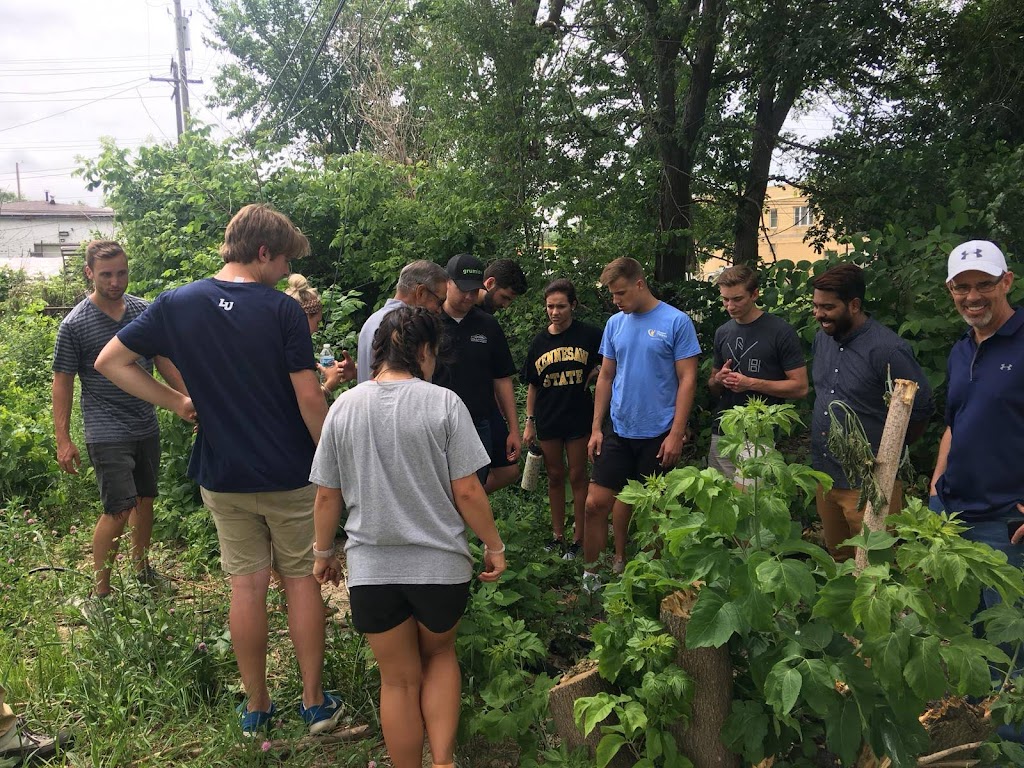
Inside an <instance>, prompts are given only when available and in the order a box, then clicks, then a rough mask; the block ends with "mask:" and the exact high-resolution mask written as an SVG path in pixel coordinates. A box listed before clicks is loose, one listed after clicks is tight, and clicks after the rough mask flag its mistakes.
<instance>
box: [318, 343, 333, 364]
mask: <svg viewBox="0 0 1024 768" xmlns="http://www.w3.org/2000/svg"><path fill="white" fill-rule="evenodd" d="M320 365H322V366H323V367H324V368H330V367H331V366H332V365H334V353H333V352H332V351H331V345H330V344H324V348H323V349H321V350H320Z"/></svg>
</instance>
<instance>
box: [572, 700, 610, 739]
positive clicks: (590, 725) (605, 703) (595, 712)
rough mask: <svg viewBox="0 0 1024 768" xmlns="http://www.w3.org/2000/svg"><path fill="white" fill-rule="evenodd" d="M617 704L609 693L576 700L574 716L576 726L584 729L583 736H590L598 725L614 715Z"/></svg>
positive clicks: (573, 709)
mask: <svg viewBox="0 0 1024 768" xmlns="http://www.w3.org/2000/svg"><path fill="white" fill-rule="evenodd" d="M615 704H616V701H615V699H614V698H612V696H611V695H610V694H607V693H599V694H597V695H595V696H587V697H584V698H581V699H576V701H575V702H574V703H573V705H572V715H573V718H574V719H575V720H576V724H577V725H579V726H581V727H582V728H583V735H584V736H589V735H590V732H591V731H593V730H594V728H596V727H597V725H598V723H600V722H601V721H603V720H604V719H605V718H606V717H608V715H610V714H611V713H612V710H613V709H615Z"/></svg>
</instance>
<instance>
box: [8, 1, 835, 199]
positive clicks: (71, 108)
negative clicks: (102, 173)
mask: <svg viewBox="0 0 1024 768" xmlns="http://www.w3.org/2000/svg"><path fill="white" fill-rule="evenodd" d="M173 7H174V6H173V3H172V2H171V0H168V2H160V0H77V1H76V0H0V189H3V190H7V191H9V192H12V193H15V192H16V191H17V186H16V176H15V167H16V164H19V165H20V168H21V194H22V196H23V198H24V199H26V200H43V199H44V195H45V193H46V192H47V191H49V193H50V195H51V196H53V197H55V198H56V199H57V201H58V202H62V203H73V202H78V201H81V202H84V203H87V204H90V205H102V204H103V199H102V195H101V193H100V192H99V191H95V192H89V191H87V190H86V188H85V185H84V184H83V182H82V180H81V179H79V178H75V177H73V176H72V175H71V174H72V171H73V170H74V169H75V168H77V167H79V166H80V162H79V161H78V160H77V159H76V157H77V156H86V157H95V156H97V155H98V154H99V141H100V138H101V137H104V136H110V137H113V138H114V139H115V140H116V141H117V144H118V145H119V146H121V147H129V148H133V149H134V148H137V147H139V146H141V145H143V144H147V143H155V142H168V141H174V139H175V136H176V129H175V116H174V104H173V102H172V100H171V98H170V96H171V86H170V84H169V83H158V82H151V81H150V80H149V78H150V76H156V77H168V76H169V75H170V63H171V59H172V58H174V56H175V46H176V42H175V34H174V19H173ZM182 7H183V11H184V13H185V15H186V16H189V17H190V27H191V29H190V32H191V34H190V38H191V50H190V51H189V53H188V54H187V60H188V72H189V77H190V79H191V78H195V79H202V80H204V83H203V84H202V85H193V86H191V87H190V93H191V99H190V100H191V106H192V111H193V114H194V115H195V116H196V117H197V118H198V119H199V120H201V121H203V122H204V123H206V124H209V125H212V126H214V130H215V134H220V135H226V133H227V132H228V131H229V130H236V131H237V130H238V127H237V125H233V124H232V123H231V122H230V121H229V120H228V119H227V118H226V116H225V115H224V113H223V110H218V112H217V114H214V113H213V112H212V111H211V110H210V109H209V108H208V107H207V106H206V105H205V98H204V97H205V96H206V95H207V94H209V93H210V91H211V90H212V86H211V79H212V76H213V74H214V73H215V72H216V71H217V68H218V66H219V65H220V64H221V63H222V62H223V59H222V58H221V57H220V55H219V54H215V53H214V52H213V51H212V50H210V49H208V48H207V47H206V46H205V44H204V43H203V36H204V35H203V33H204V31H205V26H206V25H205V18H204V14H205V13H207V11H206V10H205V4H204V3H203V0H182ZM830 122H831V121H830V120H829V119H828V117H827V115H823V114H818V115H810V116H804V117H802V118H800V119H799V120H798V121H794V120H792V119H791V120H790V122H789V124H787V128H788V129H792V130H795V131H796V132H797V133H798V134H799V135H801V136H802V137H803V138H816V137H818V136H820V135H821V134H822V133H825V132H827V130H828V126H829V124H830Z"/></svg>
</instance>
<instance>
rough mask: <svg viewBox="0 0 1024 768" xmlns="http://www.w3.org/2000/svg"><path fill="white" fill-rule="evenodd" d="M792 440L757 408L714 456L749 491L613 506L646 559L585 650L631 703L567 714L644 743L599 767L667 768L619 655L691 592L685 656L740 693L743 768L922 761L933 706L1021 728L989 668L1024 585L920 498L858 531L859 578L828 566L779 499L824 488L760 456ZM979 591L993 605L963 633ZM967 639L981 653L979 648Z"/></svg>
mask: <svg viewBox="0 0 1024 768" xmlns="http://www.w3.org/2000/svg"><path fill="white" fill-rule="evenodd" d="M797 423H798V422H797V420H796V417H795V413H794V410H793V408H792V406H788V405H778V406H766V405H764V404H763V403H757V402H754V403H752V404H751V405H749V406H746V407H745V408H736V409H733V410H732V411H730V412H727V413H726V414H725V415H724V417H723V431H724V432H725V437H723V441H722V444H723V446H724V448H723V449H724V450H725V452H726V453H727V455H731V456H733V458H734V460H735V462H736V464H737V466H738V467H739V468H740V470H741V472H742V473H743V474H744V475H745V476H747V477H751V478H754V484H753V487H752V488H749V489H746V490H740V489H738V488H736V487H735V486H734V485H733V484H732V483H731V482H730V481H728V480H727V479H726V478H724V477H722V476H721V475H720V474H719V473H718V472H716V471H714V470H699V469H696V468H693V467H684V468H680V469H675V470H673V471H671V472H669V473H668V474H666V475H664V476H660V477H654V478H651V479H649V480H648V481H647V482H646V483H645V484H640V483H630V485H629V486H628V487H627V488H626V490H625V491H623V493H622V495H621V497H620V498H622V499H623V500H624V501H627V502H629V503H631V504H633V505H634V521H635V525H636V541H637V543H638V545H639V546H640V547H641V548H642V551H641V552H640V553H639V554H638V555H637V556H636V557H635V558H634V560H633V561H632V562H631V563H630V564H629V566H627V568H626V572H625V574H624V575H623V578H622V581H621V583H620V584H618V585H615V586H614V587H609V588H608V589H607V590H606V594H605V596H604V602H605V607H606V610H607V612H608V627H607V628H605V627H598V628H595V630H594V636H595V639H598V640H599V643H598V646H597V649H596V653H597V655H598V659H599V664H600V670H601V673H602V675H603V676H605V677H607V678H608V679H609V680H612V681H613V682H615V683H616V684H617V685H618V686H619V688H620V689H621V690H622V695H624V696H627V697H628V698H627V699H620V698H616V697H612V698H603V699H601V700H600V701H597V700H582V701H583V703H578V706H579V707H580V713H581V715H582V716H585V717H586V718H589V720H585V721H584V722H590V723H596V722H597V721H599V720H600V718H597V714H601V713H604V714H606V715H607V714H612V715H614V716H615V717H616V718H617V719H618V721H619V723H620V725H621V724H622V723H623V718H625V722H626V723H632V722H636V716H635V714H633V715H627V714H626V710H625V707H626V706H627V705H628V704H630V703H633V702H636V703H639V704H640V705H641V706H643V707H644V711H645V712H646V714H647V717H648V726H647V730H646V733H644V734H642V735H641V736H640V737H639V738H635V739H633V740H632V741H631V740H630V739H629V738H628V737H627V735H626V734H625V733H623V732H622V731H621V730H612V728H611V727H609V726H605V727H604V736H603V737H602V743H604V740H606V739H608V740H609V741H608V747H607V748H606V749H605V750H604V751H603V752H602V754H603V755H605V756H610V755H611V754H614V752H615V751H617V748H615V744H618V745H619V746H620V747H621V746H628V747H629V748H630V749H631V750H632V751H633V754H634V755H636V757H637V758H638V759H644V760H649V761H651V762H648V763H644V764H645V765H669V764H672V763H670V761H669V758H668V756H667V753H666V754H663V755H661V756H659V757H654V756H653V755H652V751H651V748H650V740H651V738H652V733H654V732H655V731H658V732H660V735H659V736H656V737H655V738H656V739H658V740H660V744H656V745H655V748H654V752H657V751H658V747H659V746H660V747H664V745H665V744H666V743H667V742H668V738H670V737H671V734H670V733H668V732H667V731H668V729H667V728H666V727H665V726H664V725H662V726H661V727H655V728H654V729H652V727H651V723H652V722H654V721H655V718H656V717H658V716H659V715H660V712H659V711H658V710H656V709H654V708H653V707H652V706H650V705H649V704H647V703H646V702H645V701H644V698H643V696H639V695H637V692H636V683H635V681H631V680H629V679H628V678H627V679H625V680H624V681H623V680H622V679H621V678H622V676H623V672H624V671H626V672H628V671H629V670H630V664H631V663H632V664H633V665H634V666H635V665H636V664H637V663H639V662H638V660H637V659H636V657H635V656H633V657H631V656H630V655H629V654H630V653H631V652H633V653H634V654H635V651H636V650H639V649H643V648H652V647H657V646H656V644H654V643H651V642H650V641H647V642H644V641H643V640H642V637H643V635H644V634H646V633H647V632H648V631H649V630H650V629H651V628H652V624H651V623H650V622H652V621H653V620H654V619H655V618H656V617H657V615H658V614H657V606H658V603H659V601H660V599H661V597H663V596H664V595H665V594H667V593H668V592H670V591H672V590H676V589H682V588H688V587H691V585H695V584H699V585H700V586H699V591H698V597H697V600H696V602H695V604H694V606H693V608H692V611H691V614H690V618H689V621H688V624H687V632H686V642H687V647H688V648H701V647H712V648H719V647H723V646H728V647H729V649H730V652H731V658H732V660H733V664H734V667H735V670H736V691H735V701H734V702H733V707H732V714H731V715H730V717H729V718H728V720H727V722H726V724H725V728H724V729H723V734H722V735H723V739H724V740H725V742H726V744H727V745H728V746H729V747H730V748H731V749H733V750H734V751H737V752H739V753H741V754H742V755H743V759H744V761H747V762H751V763H757V762H759V761H761V760H763V759H764V758H765V757H767V756H769V755H774V756H777V757H781V758H784V759H792V760H796V761H800V760H803V759H809V758H808V757H807V755H805V754H804V752H803V750H804V749H810V751H814V750H816V749H820V748H825V749H828V750H829V751H830V752H832V753H834V754H835V755H836V756H838V757H839V759H840V760H841V761H842V762H843V763H844V764H849V765H852V764H853V763H854V762H855V761H856V758H857V755H858V753H859V751H860V749H861V745H862V744H864V743H866V744H868V745H869V746H870V747H871V748H872V750H874V752H875V754H877V755H886V756H888V757H889V758H890V759H891V760H892V761H893V764H894V765H897V766H909V765H912V764H916V759H917V756H918V755H920V754H922V753H923V752H924V751H925V750H926V749H927V746H928V739H927V736H926V734H925V732H924V729H923V727H922V725H921V723H920V722H919V720H918V716H919V715H920V714H922V713H923V712H924V710H925V709H926V706H927V703H928V702H929V701H930V700H932V699H935V698H939V697H941V696H943V695H945V694H947V693H951V694H953V695H973V696H987V695H998V696H1000V697H1002V698H1001V700H1005V704H1004V705H1003V706H1002V710H1003V712H1002V714H1003V715H1004V716H1011V715H1014V716H1016V715H1017V714H1018V713H1019V712H1020V710H1019V708H1018V705H1017V704H1016V701H1017V700H1014V699H1013V696H1014V694H1013V693H1012V692H1003V690H1002V688H1001V685H1000V684H1001V683H1002V682H1003V678H1002V677H1000V678H999V680H997V681H996V683H993V679H992V677H991V675H990V665H995V666H1000V665H1001V666H1002V667H1003V668H1004V670H1005V669H1007V668H1008V667H1009V664H1010V658H1009V657H1008V655H1007V653H1006V652H1005V651H1004V650H1003V649H1002V648H1000V647H999V645H997V643H1010V644H1011V645H1012V646H1019V644H1020V643H1021V641H1022V640H1024V632H1022V630H1024V619H1022V616H1021V613H1020V611H1019V610H1018V609H1017V608H1016V607H1014V603H1015V602H1016V601H1017V600H1018V599H1019V598H1020V597H1021V596H1022V595H1024V591H1022V590H1024V579H1022V576H1021V573H1020V572H1019V571H1018V570H1017V569H1015V568H1012V567H1010V566H1008V565H1007V563H1006V559H1005V556H1004V555H1002V554H999V553H996V552H994V551H993V550H991V549H990V548H988V547H986V546H983V545H979V544H975V543H973V542H969V541H967V540H965V539H963V538H962V537H961V536H960V535H959V534H960V532H961V531H962V530H963V525H962V524H961V523H959V522H958V521H957V520H956V519H955V518H953V517H950V516H946V515H934V514H933V513H931V512H929V511H928V510H927V509H926V508H924V507H922V505H921V503H920V501H919V500H917V499H911V500H910V501H909V503H908V505H907V507H906V509H905V510H904V511H903V512H902V513H901V514H900V515H896V516H893V517H891V518H890V519H889V521H888V522H889V524H890V525H891V526H892V529H891V532H886V531H873V532H870V531H864V532H863V533H862V534H861V535H859V536H858V537H856V538H855V539H852V540H851V542H850V543H852V544H855V545H857V546H861V547H864V548H865V549H867V550H868V552H869V555H870V565H869V567H868V568H866V569H865V570H864V571H863V572H862V573H860V574H857V573H856V572H855V568H854V564H853V563H852V562H849V563H844V564H837V563H835V562H834V561H833V560H832V558H831V557H830V556H829V555H828V554H827V553H826V552H825V551H824V550H822V549H821V548H820V547H818V546H815V545H813V544H811V543H809V542H807V541H804V540H803V539H802V538H801V530H800V527H799V526H798V525H796V524H794V523H792V522H791V520H790V518H789V506H790V499H791V498H793V497H799V498H802V499H804V501H805V503H808V504H809V503H810V502H811V500H812V499H813V495H814V490H815V488H816V486H817V485H818V484H819V483H821V484H822V485H823V486H825V487H827V486H828V478H826V477H825V476H824V475H822V474H821V473H818V472H815V471H814V470H811V469H809V468H808V467H804V466H801V465H798V464H786V463H785V462H784V461H783V460H782V458H781V456H780V455H779V454H778V451H777V450H775V449H774V448H773V447H772V445H771V442H770V437H771V434H772V431H773V429H774V428H780V429H782V430H783V431H785V430H788V429H791V428H792V427H793V426H795V425H796V424H797ZM743 447H747V448H748V449H749V448H751V447H752V448H753V451H752V453H753V455H752V457H751V458H749V459H746V458H743V457H742V456H740V454H739V451H740V449H741V448H743ZM986 586H987V587H989V588H994V589H996V590H998V591H999V593H1000V595H1001V596H1002V597H1003V599H1004V601H1005V602H1004V605H1003V606H1002V607H1001V608H999V609H998V610H993V611H991V612H985V613H983V614H981V615H978V616H975V611H976V609H977V606H978V604H979V597H980V593H981V589H982V588H983V587H986ZM641 619H642V620H641ZM976 624H978V625H981V626H983V627H984V628H985V633H984V636H985V638H986V639H979V638H977V637H975V634H974V631H973V630H974V626H975V625H976ZM623 637H626V638H629V639H627V640H626V641H625V642H624V641H623ZM644 663H645V664H648V663H650V662H648V661H647V659H644ZM1004 676H1005V677H1008V675H1004ZM1005 687H1006V688H1009V686H1005ZM595 699H596V697H595ZM659 706H660V707H662V708H664V706H665V704H664V702H663V701H660V702H659ZM695 706H696V703H695ZM595 708H596V709H595ZM680 709H682V707H680ZM616 728H618V726H616ZM624 737H626V738H624ZM808 744H811V745H814V746H813V749H811V748H808V747H806V745H808ZM798 745H805V746H804V747H800V746H798ZM609 759H610V757H609ZM602 764H603V763H602Z"/></svg>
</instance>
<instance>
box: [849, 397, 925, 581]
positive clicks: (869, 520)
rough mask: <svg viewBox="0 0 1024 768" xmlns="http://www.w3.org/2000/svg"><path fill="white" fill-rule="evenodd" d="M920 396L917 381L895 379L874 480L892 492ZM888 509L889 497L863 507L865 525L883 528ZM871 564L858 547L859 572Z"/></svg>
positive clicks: (882, 529)
mask: <svg viewBox="0 0 1024 768" xmlns="http://www.w3.org/2000/svg"><path fill="white" fill-rule="evenodd" d="M916 396H917V382H916V381H908V380H906V379H896V381H895V382H893V391H892V400H890V401H889V412H888V413H887V414H886V418H885V427H883V429H882V438H881V441H880V442H879V444H878V453H877V454H876V455H875V472H874V475H875V481H876V482H877V483H878V487H879V488H881V489H884V491H885V492H886V493H892V488H893V485H894V484H895V483H896V473H897V471H898V470H899V467H900V459H901V458H902V457H903V446H904V444H905V443H906V440H907V427H908V426H910V413H911V410H912V409H913V407H914V398H915V397H916ZM888 509H889V500H888V499H885V500H884V503H882V504H880V505H879V508H878V509H875V508H874V505H873V504H872V503H871V501H868V503H867V505H866V506H865V507H864V527H865V528H867V529H868V530H869V531H884V530H885V516H886V513H887V510H888ZM867 565H868V553H867V550H864V549H860V548H858V549H857V572H858V573H860V572H861V571H862V570H864V569H865V568H866V567H867Z"/></svg>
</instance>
